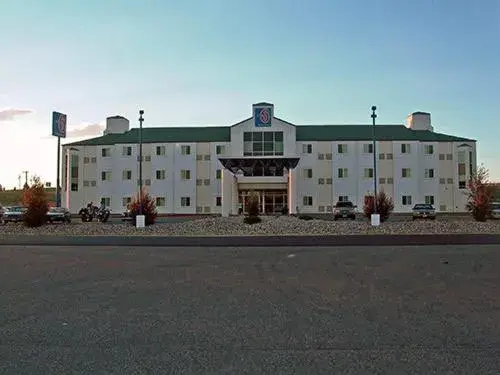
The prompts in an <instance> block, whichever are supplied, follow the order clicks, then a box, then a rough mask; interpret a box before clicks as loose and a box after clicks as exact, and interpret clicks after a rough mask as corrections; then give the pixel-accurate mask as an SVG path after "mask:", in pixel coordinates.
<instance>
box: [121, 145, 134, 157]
mask: <svg viewBox="0 0 500 375" xmlns="http://www.w3.org/2000/svg"><path fill="white" fill-rule="evenodd" d="M122 155H123V156H132V147H131V146H123V152H122Z"/></svg>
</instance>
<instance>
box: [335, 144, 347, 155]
mask: <svg viewBox="0 0 500 375" xmlns="http://www.w3.org/2000/svg"><path fill="white" fill-rule="evenodd" d="M337 152H338V153H339V154H347V145H346V144H340V145H337Z"/></svg>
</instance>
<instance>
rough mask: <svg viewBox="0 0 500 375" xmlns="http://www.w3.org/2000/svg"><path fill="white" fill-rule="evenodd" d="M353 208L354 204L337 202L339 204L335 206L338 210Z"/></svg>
mask: <svg viewBox="0 0 500 375" xmlns="http://www.w3.org/2000/svg"><path fill="white" fill-rule="evenodd" d="M352 206H353V205H352V202H337V204H336V205H335V207H337V208H343V207H345V208H350V207H352Z"/></svg>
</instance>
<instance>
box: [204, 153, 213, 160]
mask: <svg viewBox="0 0 500 375" xmlns="http://www.w3.org/2000/svg"><path fill="white" fill-rule="evenodd" d="M210 159H211V158H210V154H207V155H205V156H204V157H203V160H205V161H209V160H210Z"/></svg>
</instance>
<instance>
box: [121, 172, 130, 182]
mask: <svg viewBox="0 0 500 375" xmlns="http://www.w3.org/2000/svg"><path fill="white" fill-rule="evenodd" d="M131 179H132V171H130V170H125V171H123V172H122V180H124V181H128V180H131Z"/></svg>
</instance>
